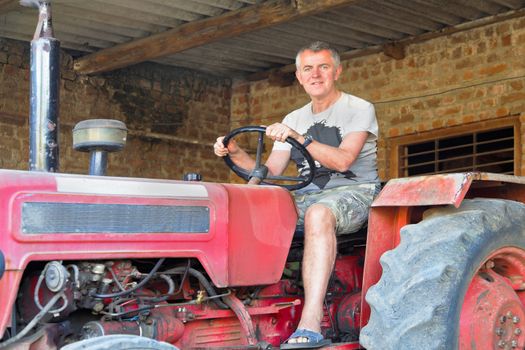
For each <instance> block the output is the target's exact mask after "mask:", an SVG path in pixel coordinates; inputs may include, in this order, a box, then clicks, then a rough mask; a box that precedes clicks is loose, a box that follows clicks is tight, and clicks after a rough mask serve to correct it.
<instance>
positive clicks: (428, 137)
mask: <svg viewBox="0 0 525 350" xmlns="http://www.w3.org/2000/svg"><path fill="white" fill-rule="evenodd" d="M518 140H519V121H518V119H517V118H505V119H498V120H493V121H487V122H481V123H477V124H469V125H462V126H459V127H454V128H447V129H442V130H435V131H430V132H427V133H421V134H418V135H409V136H405V137H400V138H398V139H393V140H392V141H391V142H392V144H393V145H392V146H393V147H392V150H393V153H394V154H393V157H392V158H391V159H392V160H394V162H393V163H394V164H392V165H393V167H392V168H391V169H392V170H393V171H395V172H392V171H391V173H392V176H393V177H406V176H415V175H429V174H442V173H455V172H467V171H483V172H492V173H499V174H510V175H518V174H517V171H516V169H518V168H519V166H518V165H519V162H518V161H517V159H518V156H519V152H515V150H519V149H520V148H519V142H518Z"/></svg>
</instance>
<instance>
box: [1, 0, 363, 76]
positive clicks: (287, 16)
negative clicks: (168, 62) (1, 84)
mask: <svg viewBox="0 0 525 350" xmlns="http://www.w3.org/2000/svg"><path fill="white" fill-rule="evenodd" d="M0 1H1V0H0ZM358 1H362V0H274V1H269V2H264V3H262V4H259V5H254V6H249V7H246V8H243V9H240V10H237V11H231V12H228V13H226V14H224V15H221V16H217V17H210V18H207V19H203V20H198V21H193V22H188V23H185V24H183V25H181V26H179V27H177V28H174V29H170V30H167V31H165V32H163V33H158V34H155V35H152V36H149V37H147V38H143V39H138V40H134V41H131V42H128V43H124V44H120V45H116V46H114V47H111V48H108V49H104V50H101V51H98V52H96V53H93V54H89V55H87V56H84V57H81V58H78V59H77V60H76V61H75V63H74V67H75V70H76V71H77V72H79V73H82V74H95V73H101V72H107V71H111V70H114V69H118V68H122V67H126V66H129V65H133V64H136V63H140V62H144V61H148V60H152V59H156V58H159V57H163V56H167V55H171V54H174V53H177V52H181V51H184V50H187V49H190V48H193V47H197V46H201V45H204V44H208V43H212V42H216V41H219V40H222V39H225V38H231V37H235V36H238V35H241V34H244V33H248V32H252V31H254V30H258V29H262V28H266V27H269V26H273V25H277V24H280V23H285V22H289V21H293V20H296V19H298V18H301V17H305V16H311V15H315V14H318V13H321V12H324V11H329V10H333V9H335V8H337V7H340V6H345V5H350V4H354V3H357V2H358Z"/></svg>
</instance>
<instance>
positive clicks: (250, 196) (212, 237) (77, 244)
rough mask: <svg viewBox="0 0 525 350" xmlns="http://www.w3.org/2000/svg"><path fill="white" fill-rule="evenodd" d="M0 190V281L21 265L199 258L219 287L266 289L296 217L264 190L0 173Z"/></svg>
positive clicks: (281, 193)
mask: <svg viewBox="0 0 525 350" xmlns="http://www.w3.org/2000/svg"><path fill="white" fill-rule="evenodd" d="M0 192H1V193H0V201H1V202H0V213H1V215H2V218H1V220H0V235H1V237H2V238H1V240H0V251H3V252H4V254H5V255H6V264H5V265H6V266H5V269H6V276H4V278H3V279H2V281H0V284H3V283H7V279H9V272H10V271H13V272H14V271H17V270H18V271H19V270H23V269H24V267H25V266H26V265H27V264H28V263H29V262H30V261H36V260H42V261H48V260H79V259H89V260H96V259H108V258H111V259H118V258H162V257H165V258H196V259H198V260H199V261H200V263H201V264H202V266H203V267H204V269H205V270H206V272H207V273H208V275H209V276H210V278H211V280H212V281H213V282H214V284H215V285H216V286H218V287H227V286H247V285H257V284H259V285H262V284H271V283H275V282H277V281H278V280H279V279H280V277H281V274H282V271H283V268H284V264H285V261H286V257H287V254H288V250H289V247H290V243H291V240H292V236H293V233H294V229H295V223H296V220H297V213H296V209H295V205H294V202H293V200H292V197H291V195H290V193H289V192H288V191H286V190H284V189H281V188H279V187H270V186H249V185H233V184H217V183H203V182H182V181H168V180H147V179H135V178H116V177H97V176H82V175H65V174H55V173H44V172H25V171H11V170H0ZM13 282H14V281H13Z"/></svg>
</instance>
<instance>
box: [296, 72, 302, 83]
mask: <svg viewBox="0 0 525 350" xmlns="http://www.w3.org/2000/svg"><path fill="white" fill-rule="evenodd" d="M295 77H296V78H297V81H298V82H299V84H301V85H303V82H302V80H301V74H300V73H299V71H298V70H296V71H295Z"/></svg>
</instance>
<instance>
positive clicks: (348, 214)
mask: <svg viewBox="0 0 525 350" xmlns="http://www.w3.org/2000/svg"><path fill="white" fill-rule="evenodd" d="M295 63H296V68H297V70H296V77H297V80H298V81H299V83H300V84H301V85H302V86H303V88H304V90H305V91H306V93H307V94H308V95H309V96H310V99H311V102H310V103H308V104H307V105H306V106H304V107H302V108H300V109H298V110H295V111H293V112H291V113H290V114H288V115H287V116H286V117H285V118H284V120H283V122H282V123H275V124H272V125H270V126H268V128H267V129H266V135H267V136H268V137H270V138H271V139H272V140H274V141H275V143H274V147H273V149H272V152H271V154H270V155H269V157H268V160H267V162H266V166H267V167H268V169H269V173H270V174H271V175H280V174H281V173H282V172H283V171H284V170H285V169H286V167H287V165H288V162H289V160H290V159H292V160H293V161H295V162H296V164H297V167H298V171H299V172H300V173H301V174H303V175H304V174H305V173H307V172H309V171H310V170H309V169H308V164H307V163H306V162H303V159H302V156H301V155H300V153H299V152H297V151H296V150H295V149H291V146H290V145H289V144H287V143H284V141H285V140H286V138H287V137H291V138H294V139H295V140H297V141H298V142H299V143H301V144H303V145H304V146H305V147H306V149H307V150H308V152H310V154H311V155H312V157H313V158H314V159H315V161H316V166H317V174H316V176H315V178H314V180H313V182H312V183H311V184H310V185H308V186H307V187H305V188H303V189H301V190H297V191H296V192H295V194H294V196H295V201H296V204H297V207H298V209H299V214H300V215H299V216H300V217H299V223H298V225H302V224H304V233H305V238H304V240H305V246H304V256H303V264H302V276H303V283H304V294H305V302H304V307H303V312H302V314H301V320H300V322H299V326H298V328H297V330H296V331H295V332H294V333H293V334H292V335H291V337H290V338H289V339H288V340H287V341H286V342H285V343H284V344H282V345H281V349H299V348H319V347H322V346H324V345H327V344H329V343H330V341H329V340H327V339H324V338H323V336H322V335H321V327H320V323H321V320H322V318H323V301H324V297H325V294H326V289H327V286H328V281H329V278H330V274H331V272H332V269H333V266H334V262H335V257H336V248H337V246H336V235H339V234H348V233H351V232H355V231H357V230H359V228H361V227H362V226H363V224H364V223H365V222H366V221H367V218H368V209H369V207H370V205H371V203H372V200H373V198H374V196H375V195H376V193H377V192H378V190H379V180H378V176H377V162H376V140H377V134H378V127H377V121H376V117H375V111H374V107H373V105H372V104H370V103H369V102H367V101H365V100H363V99H360V98H358V97H355V96H352V95H349V94H346V93H343V92H341V91H339V90H338V89H337V87H336V86H335V82H336V81H337V79H338V78H339V76H340V75H341V70H342V68H341V65H340V58H339V55H338V53H337V52H336V51H335V50H334V49H332V48H331V47H330V46H329V45H328V44H326V43H323V42H315V43H312V44H311V45H309V46H307V47H304V48H302V49H301V50H300V51H299V53H298V54H297V57H296V62H295ZM222 139H223V137H219V138H218V139H217V142H216V143H215V145H214V151H215V154H216V155H218V156H225V155H226V154H229V155H230V157H231V159H232V161H233V162H234V163H236V164H237V165H238V166H240V167H242V168H245V169H252V168H253V167H254V165H255V162H254V160H253V159H251V157H250V156H249V155H248V154H247V153H246V152H244V151H243V150H242V149H241V148H240V147H239V146H238V145H237V144H236V143H235V142H233V140H232V141H231V142H230V143H229V144H228V148H225V147H224V145H223V143H222Z"/></svg>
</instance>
